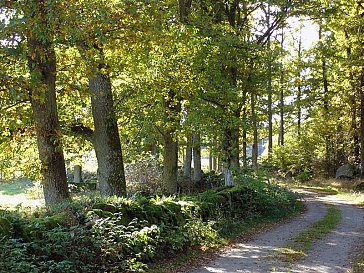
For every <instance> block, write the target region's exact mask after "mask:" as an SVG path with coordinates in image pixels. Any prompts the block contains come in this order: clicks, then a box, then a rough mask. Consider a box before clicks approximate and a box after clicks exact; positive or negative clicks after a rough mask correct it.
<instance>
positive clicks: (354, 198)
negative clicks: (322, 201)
mask: <svg viewBox="0 0 364 273" xmlns="http://www.w3.org/2000/svg"><path fill="white" fill-rule="evenodd" d="M362 182H363V180H361V179H353V180H343V179H333V178H332V179H319V178H318V179H314V180H311V181H307V182H304V183H300V182H298V181H295V180H283V181H282V180H278V181H276V183H277V184H280V185H284V186H286V187H291V188H300V189H306V190H310V191H314V192H318V193H323V194H333V195H336V196H337V197H338V198H340V199H343V200H345V201H348V202H351V203H353V204H357V205H364V193H363V192H361V191H358V190H357V189H356V186H357V185H359V184H360V183H362Z"/></svg>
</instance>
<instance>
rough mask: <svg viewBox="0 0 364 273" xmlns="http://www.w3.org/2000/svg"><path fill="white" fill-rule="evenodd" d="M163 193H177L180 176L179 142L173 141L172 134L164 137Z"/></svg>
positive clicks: (169, 133)
mask: <svg viewBox="0 0 364 273" xmlns="http://www.w3.org/2000/svg"><path fill="white" fill-rule="evenodd" d="M163 162H164V163H163V164H164V168H163V193H164V194H175V193H177V175H178V142H177V141H175V140H173V135H172V132H167V133H166V134H165V135H164V154H163Z"/></svg>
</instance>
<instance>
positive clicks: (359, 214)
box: [190, 193, 364, 273]
mask: <svg viewBox="0 0 364 273" xmlns="http://www.w3.org/2000/svg"><path fill="white" fill-rule="evenodd" d="M304 196H305V198H304V199H305V202H306V205H307V212H306V213H305V214H303V215H301V216H299V217H296V218H294V219H292V220H290V221H289V222H287V223H285V224H283V225H279V226H277V227H275V228H273V229H272V230H270V231H268V232H266V233H264V234H260V235H259V236H258V237H257V238H256V239H254V240H252V241H250V242H248V243H241V244H238V245H237V246H236V247H235V248H233V249H230V250H228V251H226V252H224V253H222V254H220V255H219V256H218V257H217V258H216V259H215V260H213V261H212V262H211V263H210V264H208V265H206V266H202V267H200V268H196V269H194V270H192V271H190V273H230V272H244V273H269V272H282V273H283V272H287V273H288V272H292V273H293V272H294V273H300V272H307V273H308V272H310V273H344V272H348V271H349V270H350V268H351V260H352V258H353V255H355V251H356V250H357V249H358V248H359V247H360V246H362V245H363V243H364V209H361V208H358V207H356V206H353V205H351V204H349V203H347V202H344V201H342V200H338V199H336V198H335V197H334V196H326V197H322V196H319V195H318V194H314V193H305V195H304ZM327 203H331V204H333V205H335V206H337V207H338V208H339V209H340V210H341V212H342V221H341V222H340V223H339V224H338V226H337V227H336V228H335V229H334V230H333V231H332V232H331V233H330V234H329V235H328V236H326V237H325V238H324V239H323V240H320V241H317V242H315V243H314V245H313V248H312V249H311V250H310V251H309V252H308V253H307V256H306V257H305V258H304V259H303V260H300V261H298V262H297V263H294V264H288V263H284V262H282V261H280V260H279V259H278V258H277V255H275V253H276V250H277V249H279V248H282V247H285V246H286V245H287V243H288V242H289V240H290V239H291V238H293V237H295V235H297V234H298V233H300V232H301V231H303V230H305V229H306V228H308V227H309V226H310V225H312V224H313V223H314V222H316V221H318V220H320V219H321V218H322V217H324V216H325V214H326V212H327Z"/></svg>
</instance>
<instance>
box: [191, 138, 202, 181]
mask: <svg viewBox="0 0 364 273" xmlns="http://www.w3.org/2000/svg"><path fill="white" fill-rule="evenodd" d="M201 180H202V170H201V137H200V134H199V133H195V134H194V135H193V181H194V182H195V184H196V183H199V182H201Z"/></svg>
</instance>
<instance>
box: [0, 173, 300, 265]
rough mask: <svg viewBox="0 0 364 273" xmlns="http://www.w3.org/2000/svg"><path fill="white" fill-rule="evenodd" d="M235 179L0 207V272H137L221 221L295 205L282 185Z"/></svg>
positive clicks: (199, 239)
mask: <svg viewBox="0 0 364 273" xmlns="http://www.w3.org/2000/svg"><path fill="white" fill-rule="evenodd" d="M238 179H239V180H240V181H241V184H240V185H238V186H236V187H220V188H217V189H214V190H209V191H207V192H204V193H201V194H198V195H194V196H185V197H183V198H179V199H178V198H175V197H160V196H154V197H143V196H139V195H136V196H134V197H132V198H117V197H110V198H107V199H105V198H100V197H94V198H90V197H81V198H79V199H76V200H74V201H72V202H65V203H62V204H59V205H58V206H56V207H54V208H52V210H44V211H42V210H38V211H36V212H34V213H33V214H31V215H29V214H28V215H27V214H25V213H24V212H23V213H22V212H17V211H15V212H8V211H2V212H1V213H0V219H1V221H0V231H1V236H2V237H1V238H0V268H1V270H2V271H1V270H0V272H106V271H107V272H129V271H133V272H143V271H144V270H146V268H147V264H148V262H150V261H151V260H155V259H160V258H162V257H164V256H166V255H171V254H173V253H176V251H181V250H185V249H187V248H189V247H191V246H206V247H213V246H216V245H218V244H219V243H221V241H222V234H224V235H227V231H228V230H229V229H228V227H227V224H232V223H234V222H236V221H243V220H249V219H251V218H257V217H265V218H278V217H283V216H287V215H288V214H290V213H292V212H293V211H294V210H297V209H298V208H299V203H298V201H297V199H296V197H295V195H294V194H292V193H290V192H288V191H286V190H284V189H282V188H279V187H277V186H273V185H270V184H267V183H264V182H262V181H260V180H259V179H256V178H250V179H247V177H243V176H240V177H238Z"/></svg>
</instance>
